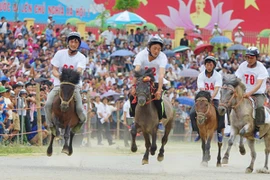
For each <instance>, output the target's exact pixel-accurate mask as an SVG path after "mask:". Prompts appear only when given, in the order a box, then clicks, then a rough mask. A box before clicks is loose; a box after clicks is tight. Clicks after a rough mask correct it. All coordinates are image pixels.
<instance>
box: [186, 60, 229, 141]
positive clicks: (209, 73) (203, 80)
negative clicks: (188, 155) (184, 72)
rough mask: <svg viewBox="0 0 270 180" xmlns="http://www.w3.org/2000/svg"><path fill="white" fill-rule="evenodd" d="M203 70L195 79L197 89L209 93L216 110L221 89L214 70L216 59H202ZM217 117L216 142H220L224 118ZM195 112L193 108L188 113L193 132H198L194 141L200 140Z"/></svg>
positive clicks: (217, 75) (220, 79) (219, 77)
mask: <svg viewBox="0 0 270 180" xmlns="http://www.w3.org/2000/svg"><path fill="white" fill-rule="evenodd" d="M204 65H205V70H204V71H202V72H201V73H200V74H199V76H198V79H197V87H198V90H200V91H209V92H210V93H211V100H212V101H213V103H214V106H215V107H216V108H218V105H219V99H220V88H221V87H222V76H221V74H220V73H218V72H217V71H216V70H215V67H216V65H217V61H216V58H215V57H213V56H206V58H204ZM217 115H218V113H217ZM217 117H218V129H217V136H218V142H222V129H223V128H225V122H224V116H219V115H218V116H217ZM195 118H196V112H195V107H193V108H192V109H191V111H190V119H191V122H192V128H193V130H194V131H197V132H198V136H197V137H196V138H195V141H198V140H199V139H200V135H199V129H198V127H197V125H196V119H195Z"/></svg>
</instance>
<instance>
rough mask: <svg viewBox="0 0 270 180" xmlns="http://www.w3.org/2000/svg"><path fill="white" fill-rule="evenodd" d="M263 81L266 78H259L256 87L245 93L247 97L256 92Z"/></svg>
mask: <svg viewBox="0 0 270 180" xmlns="http://www.w3.org/2000/svg"><path fill="white" fill-rule="evenodd" d="M263 81H264V79H257V83H256V85H255V87H254V88H253V89H252V90H251V91H249V92H247V93H246V94H245V97H249V96H251V95H252V94H254V93H255V92H257V91H258V90H259V89H260V87H261V85H262V83H263Z"/></svg>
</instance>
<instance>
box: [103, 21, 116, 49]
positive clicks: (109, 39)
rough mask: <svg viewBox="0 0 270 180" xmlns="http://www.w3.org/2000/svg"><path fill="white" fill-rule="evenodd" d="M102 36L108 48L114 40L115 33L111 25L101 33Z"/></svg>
mask: <svg viewBox="0 0 270 180" xmlns="http://www.w3.org/2000/svg"><path fill="white" fill-rule="evenodd" d="M100 36H101V37H102V38H104V42H105V45H106V46H107V48H108V47H109V46H110V44H111V42H113V40H114V35H113V32H112V28H111V26H108V29H107V30H105V31H104V32H103V33H101V34H100Z"/></svg>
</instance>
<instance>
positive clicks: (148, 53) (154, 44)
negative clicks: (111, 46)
mask: <svg viewBox="0 0 270 180" xmlns="http://www.w3.org/2000/svg"><path fill="white" fill-rule="evenodd" d="M163 47H164V42H163V40H162V39H161V38H160V37H159V36H154V37H152V38H151V39H150V41H149V42H148V47H147V48H145V49H144V50H142V51H141V52H139V53H138V54H137V55H136V58H135V60H134V63H133V65H134V66H135V71H140V70H141V69H148V68H152V71H153V75H154V77H155V87H156V92H155V98H156V99H157V100H154V101H153V102H154V103H155V105H156V107H157V110H158V116H159V120H161V119H162V118H166V115H165V114H163V112H162V105H161V103H162V99H161V93H162V88H163V79H164V76H165V67H166V65H167V63H168V59H167V56H166V55H165V54H164V53H163V52H162V51H161V50H162V49H163ZM133 84H136V78H134V83H133ZM134 95H135V90H133V91H132V92H131V96H130V102H131V114H130V115H131V116H133V117H134V116H135V107H136V104H137V103H132V101H133V99H134ZM159 129H160V130H162V129H163V126H162V124H160V125H159Z"/></svg>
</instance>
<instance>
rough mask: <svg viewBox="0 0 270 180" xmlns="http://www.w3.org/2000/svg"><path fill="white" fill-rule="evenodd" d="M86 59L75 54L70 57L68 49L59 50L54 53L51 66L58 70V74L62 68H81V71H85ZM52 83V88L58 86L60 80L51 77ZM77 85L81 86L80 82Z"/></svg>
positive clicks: (78, 53) (79, 54)
mask: <svg viewBox="0 0 270 180" xmlns="http://www.w3.org/2000/svg"><path fill="white" fill-rule="evenodd" d="M86 62H87V60H86V57H85V56H84V55H83V54H82V53H80V52H77V54H76V55H74V56H70V55H69V54H68V49H63V50H59V51H57V52H56V53H55V55H54V57H53V59H52V61H51V64H52V65H53V66H55V67H57V68H59V72H61V71H62V69H63V67H65V68H73V69H74V70H76V69H77V68H82V70H83V71H84V70H85V67H86ZM52 77H53V79H54V81H53V84H54V86H58V85H60V80H59V79H58V78H56V77H54V76H53V75H52ZM79 85H80V86H81V85H82V82H81V81H80V83H79Z"/></svg>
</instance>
